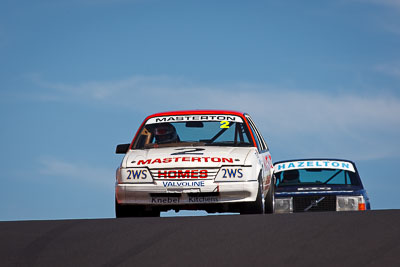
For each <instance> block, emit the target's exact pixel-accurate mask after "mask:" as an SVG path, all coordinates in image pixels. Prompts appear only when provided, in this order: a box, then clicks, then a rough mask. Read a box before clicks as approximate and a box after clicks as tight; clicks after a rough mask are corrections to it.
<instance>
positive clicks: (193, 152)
mask: <svg viewBox="0 0 400 267" xmlns="http://www.w3.org/2000/svg"><path fill="white" fill-rule="evenodd" d="M175 150H181V151H180V152H175V153H172V154H171V155H203V154H204V153H199V151H203V150H205V149H204V148H176V149H175Z"/></svg>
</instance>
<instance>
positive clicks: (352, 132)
mask: <svg viewBox="0 0 400 267" xmlns="http://www.w3.org/2000/svg"><path fill="white" fill-rule="evenodd" d="M40 84H41V85H42V86H44V87H46V88H48V89H50V90H48V93H49V95H50V96H51V95H52V94H53V95H55V96H54V97H53V98H51V97H50V96H49V97H48V99H59V100H58V101H70V102H74V103H75V102H82V103H83V104H89V103H90V104H92V105H93V104H98V105H102V106H109V107H112V108H115V107H118V108H119V109H126V110H128V111H131V112H136V113H138V112H141V113H145V114H150V113H154V112H158V111H166V110H178V109H204V108H212V109H236V110H242V111H246V112H248V113H250V114H251V115H252V116H253V117H254V118H255V119H256V121H257V124H258V125H259V127H260V128H261V130H262V131H263V132H265V133H268V135H269V136H270V137H273V138H274V140H279V146H280V147H287V150H288V151H289V150H290V149H293V150H294V151H296V152H298V154H299V155H304V153H306V152H307V151H309V152H310V153H311V152H312V153H314V154H315V153H320V154H323V152H327V151H328V152H329V153H330V154H335V155H336V154H343V155H351V156H352V157H354V158H357V159H374V158H385V157H389V156H392V155H395V154H396V153H397V151H396V149H395V147H399V146H400V141H398V136H399V135H400V118H399V116H398V114H400V99H398V98H396V97H395V96H384V95H369V96H365V95H364V96H360V95H356V94H350V93H348V94H338V95H335V94H332V93H326V92H324V91H309V90H293V89H285V88H279V87H276V86H271V85H265V84H251V83H247V84H244V83H241V84H225V85H195V84H192V83H191V82H189V81H186V80H184V79H174V78H171V77H168V76H154V77H153V76H133V77H130V78H127V79H123V80H120V81H106V82H85V83H81V84H77V85H68V84H62V83H50V82H44V81H41V82H40ZM60 95H62V97H59V98H57V97H56V96H60ZM307 143H309V144H310V145H308V144H307ZM301 147H307V149H306V150H304V149H303V150H302V149H301ZM307 153H308V152H307Z"/></svg>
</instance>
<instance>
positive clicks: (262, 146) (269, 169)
mask: <svg viewBox="0 0 400 267" xmlns="http://www.w3.org/2000/svg"><path fill="white" fill-rule="evenodd" d="M246 119H247V121H248V123H249V125H250V128H251V130H252V132H253V134H254V139H255V141H256V144H257V149H258V155H259V160H260V161H261V162H262V164H261V166H262V179H263V189H264V194H266V192H267V191H268V190H269V186H270V184H271V179H272V175H273V164H272V158H271V153H270V151H269V148H268V145H267V143H266V142H265V140H264V138H263V137H262V135H261V133H260V132H259V131H258V129H257V127H256V125H255V123H254V121H253V120H252V119H251V117H250V116H249V115H246Z"/></svg>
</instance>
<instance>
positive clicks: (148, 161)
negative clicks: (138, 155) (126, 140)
mask: <svg viewBox="0 0 400 267" xmlns="http://www.w3.org/2000/svg"><path fill="white" fill-rule="evenodd" d="M174 162H221V163H233V158H220V157H172V158H156V159H146V160H142V159H141V160H138V161H137V162H136V161H135V162H132V163H136V164H137V165H151V164H157V163H158V164H167V163H174Z"/></svg>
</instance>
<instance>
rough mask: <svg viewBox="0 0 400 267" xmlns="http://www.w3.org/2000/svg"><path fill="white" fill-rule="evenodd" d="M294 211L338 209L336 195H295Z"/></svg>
mask: <svg viewBox="0 0 400 267" xmlns="http://www.w3.org/2000/svg"><path fill="white" fill-rule="evenodd" d="M293 211H294V212H305V211H336V196H331V195H328V196H327V195H325V196H324V195H318V196H315V195H314V196H296V197H293Z"/></svg>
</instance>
